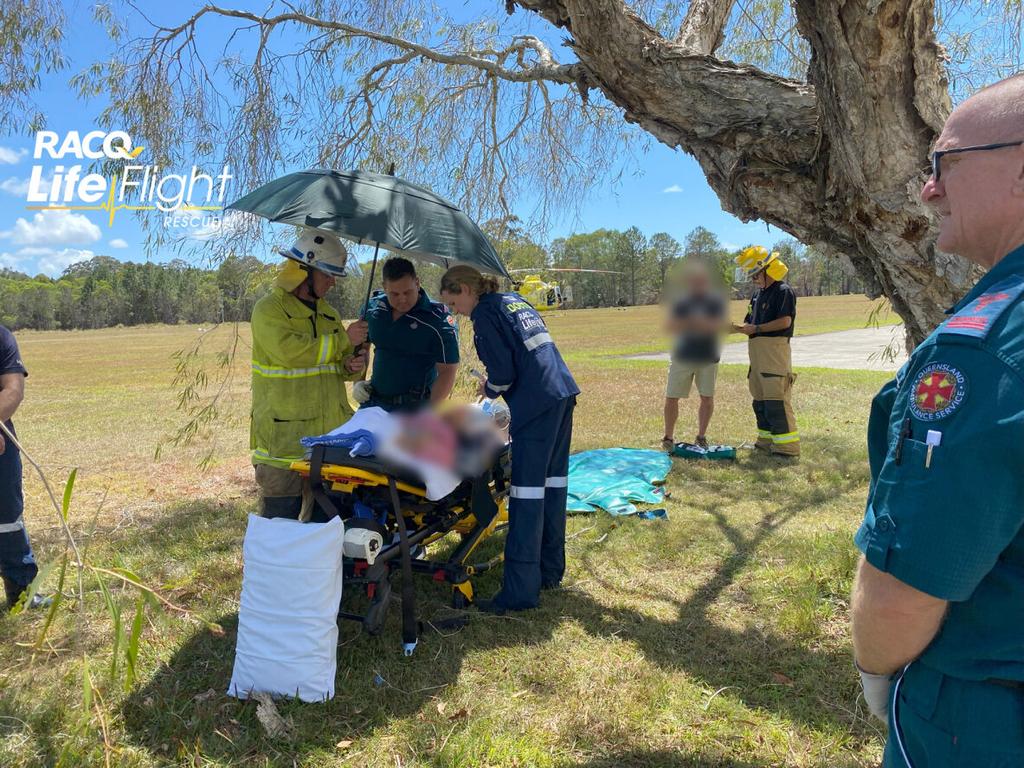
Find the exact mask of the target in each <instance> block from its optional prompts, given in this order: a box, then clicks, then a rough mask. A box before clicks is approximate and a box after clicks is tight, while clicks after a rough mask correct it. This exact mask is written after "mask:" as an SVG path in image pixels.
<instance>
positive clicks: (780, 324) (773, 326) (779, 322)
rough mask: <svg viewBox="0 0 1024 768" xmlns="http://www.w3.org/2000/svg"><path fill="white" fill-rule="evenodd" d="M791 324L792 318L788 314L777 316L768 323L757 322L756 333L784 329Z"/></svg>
mask: <svg viewBox="0 0 1024 768" xmlns="http://www.w3.org/2000/svg"><path fill="white" fill-rule="evenodd" d="M792 324H793V318H792V317H790V316H789V315H786V316H785V317H778V318H776V319H775V320H772V321H771V322H769V323H759V324H758V326H757V332H758V333H774V332H775V331H784V330H786V329H787V328H789V326H791V325H792Z"/></svg>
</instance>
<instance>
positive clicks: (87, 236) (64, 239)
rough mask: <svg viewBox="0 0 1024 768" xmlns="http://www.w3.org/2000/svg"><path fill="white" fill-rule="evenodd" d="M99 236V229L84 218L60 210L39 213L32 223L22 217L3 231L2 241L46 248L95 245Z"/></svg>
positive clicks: (77, 214) (0, 237)
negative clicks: (82, 244) (85, 244)
mask: <svg viewBox="0 0 1024 768" xmlns="http://www.w3.org/2000/svg"><path fill="white" fill-rule="evenodd" d="M100 237H102V235H101V233H100V228H99V227H97V226H96V225H95V224H93V223H92V222H91V221H89V219H87V218H86V217H85V216H83V215H82V214H80V213H72V212H71V211H65V210H61V209H53V210H42V211H39V212H38V213H37V214H36V215H35V216H33V217H32V221H26V220H25V219H22V218H19V219H18V220H17V221H15V222H14V228H13V229H8V230H5V231H2V232H0V239H7V240H10V241H11V242H12V243H13V244H14V245H30V246H31V245H41V246H47V247H56V246H60V245H78V244H81V243H95V242H96V241H97V240H99V239H100Z"/></svg>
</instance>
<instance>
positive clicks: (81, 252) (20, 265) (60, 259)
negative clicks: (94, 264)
mask: <svg viewBox="0 0 1024 768" xmlns="http://www.w3.org/2000/svg"><path fill="white" fill-rule="evenodd" d="M95 255H96V254H95V253H94V252H93V251H90V250H89V249H87V248H61V249H60V250H57V249H56V248H38V247H35V246H30V247H28V248H19V249H18V250H17V251H15V252H14V253H10V252H8V251H3V252H2V253H0V267H6V268H7V269H14V270H17V271H18V272H24V273H25V274H28V275H38V274H40V273H42V274H45V275H49V276H50V277H60V275H61V273H62V272H64V270H65V269H67V268H68V267H69V266H71V265H72V264H75V263H77V262H79V261H88V260H89V259H91V258H92V257H93V256H95ZM35 257H39V258H38V260H36V262H35V264H34V265H33V259H34V258H35Z"/></svg>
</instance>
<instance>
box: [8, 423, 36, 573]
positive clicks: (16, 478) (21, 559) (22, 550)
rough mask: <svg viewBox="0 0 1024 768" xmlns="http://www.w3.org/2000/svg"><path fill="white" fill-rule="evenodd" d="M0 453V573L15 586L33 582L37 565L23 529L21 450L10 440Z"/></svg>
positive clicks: (23, 507)
mask: <svg viewBox="0 0 1024 768" xmlns="http://www.w3.org/2000/svg"><path fill="white" fill-rule="evenodd" d="M6 442H7V450H5V451H4V452H3V453H2V454H0V576H3V578H4V579H5V580H7V581H11V582H14V584H15V585H17V586H18V587H26V586H28V585H29V584H31V583H32V579H34V578H35V577H36V573H38V572H39V569H38V568H37V567H36V560H35V558H34V557H33V556H32V546H31V545H30V544H29V541H28V533H27V532H26V531H25V520H24V518H23V517H22V513H23V512H24V510H25V500H24V497H23V496H22V491H21V453H20V452H19V451H18V449H17V448H15V447H14V445H12V444H11V441H10V440H7V441H6Z"/></svg>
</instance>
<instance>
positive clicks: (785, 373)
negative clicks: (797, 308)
mask: <svg viewBox="0 0 1024 768" xmlns="http://www.w3.org/2000/svg"><path fill="white" fill-rule="evenodd" d="M748 351H749V353H750V370H749V371H748V372H747V382H748V384H749V385H750V395H751V397H753V398H754V415H755V416H756V417H757V447H758V448H764V449H768V450H771V452H772V453H781V454H785V455H787V456H799V455H800V434H799V433H798V432H797V429H796V416H794V415H793V405H792V403H791V402H790V396H791V394H792V389H793V381H794V380H795V379H796V374H795V373H793V357H792V354H791V351H790V348H789V339H788V338H786V337H784V336H758V337H756V338H753V339H751V340H750V344H749V346H748Z"/></svg>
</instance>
